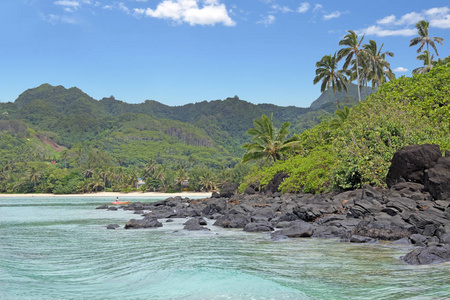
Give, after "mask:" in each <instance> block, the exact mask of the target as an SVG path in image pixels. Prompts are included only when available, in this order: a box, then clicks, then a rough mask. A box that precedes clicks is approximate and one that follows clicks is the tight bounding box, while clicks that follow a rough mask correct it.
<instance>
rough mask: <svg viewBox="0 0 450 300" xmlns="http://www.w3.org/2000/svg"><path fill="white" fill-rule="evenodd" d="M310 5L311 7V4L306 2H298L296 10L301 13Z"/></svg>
mask: <svg viewBox="0 0 450 300" xmlns="http://www.w3.org/2000/svg"><path fill="white" fill-rule="evenodd" d="M310 7H311V4H309V3H308V2H303V3H300V6H299V7H298V8H297V12H298V13H301V14H303V13H305V12H307V11H308V10H309V8H310Z"/></svg>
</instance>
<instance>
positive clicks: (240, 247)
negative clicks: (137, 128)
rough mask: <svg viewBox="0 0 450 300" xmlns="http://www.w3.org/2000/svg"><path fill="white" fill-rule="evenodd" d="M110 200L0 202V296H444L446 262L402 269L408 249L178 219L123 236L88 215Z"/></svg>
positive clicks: (107, 219)
mask: <svg viewBox="0 0 450 300" xmlns="http://www.w3.org/2000/svg"><path fill="white" fill-rule="evenodd" d="M122 198H123V197H122ZM127 200H131V201H148V202H150V201H155V200H156V199H150V198H149V199H143V198H139V199H133V198H127ZM109 201H111V199H106V198H104V199H102V198H97V197H95V198H94V197H93V198H78V199H77V198H63V197H61V198H36V197H35V198H1V199H0V299H195V300H201V299H450V264H441V265H433V266H408V265H405V264H404V263H402V262H401V261H399V260H398V258H399V257H400V256H402V255H404V254H405V253H407V252H408V251H409V250H410V249H409V248H407V247H400V246H394V245H391V244H378V245H358V244H349V243H340V242H339V241H337V240H321V239H291V240H285V241H280V242H272V241H270V240H269V238H268V235H267V234H259V233H255V234H254V233H245V232H243V231H241V230H230V229H223V228H218V227H214V226H212V222H211V223H209V224H208V227H209V228H210V229H211V232H185V231H183V230H182V228H183V225H182V223H183V222H184V221H185V220H181V219H178V220H176V221H175V222H173V223H165V222H164V221H165V220H162V222H163V225H164V227H162V228H158V229H145V230H124V229H123V225H124V224H125V223H126V221H128V220H129V219H132V218H141V217H140V216H136V215H134V214H132V212H126V211H122V210H119V211H105V210H95V207H97V206H99V205H101V204H105V203H109ZM111 223H117V224H119V225H121V228H119V229H116V230H107V229H106V226H107V225H108V224H111Z"/></svg>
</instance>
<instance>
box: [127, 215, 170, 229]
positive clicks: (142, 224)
mask: <svg viewBox="0 0 450 300" xmlns="http://www.w3.org/2000/svg"><path fill="white" fill-rule="evenodd" d="M162 226H163V225H162V223H161V222H159V221H158V219H156V218H152V217H145V218H144V219H142V220H136V219H131V220H130V221H128V222H127V224H125V229H138V228H156V227H162Z"/></svg>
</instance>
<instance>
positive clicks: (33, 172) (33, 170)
mask: <svg viewBox="0 0 450 300" xmlns="http://www.w3.org/2000/svg"><path fill="white" fill-rule="evenodd" d="M27 177H28V179H29V180H30V182H32V183H33V188H36V183H37V182H39V180H40V179H41V177H42V171H41V170H39V169H38V168H37V167H35V166H32V167H30V168H29V169H28V172H27Z"/></svg>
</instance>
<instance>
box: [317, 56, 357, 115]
mask: <svg viewBox="0 0 450 300" xmlns="http://www.w3.org/2000/svg"><path fill="white" fill-rule="evenodd" d="M337 65H338V59H337V58H336V53H334V55H333V56H331V55H325V56H324V57H322V59H321V60H320V61H318V62H317V63H316V68H317V69H316V77H314V81H313V83H314V84H316V83H318V82H319V81H321V80H322V85H321V86H320V91H321V92H322V93H323V92H324V91H325V90H327V89H329V88H330V87H331V89H332V90H333V94H334V98H335V99H336V104H337V107H338V108H340V106H339V101H338V99H337V96H336V90H337V91H339V92H340V91H341V90H342V89H344V91H346V92H348V90H347V77H346V76H348V75H349V72H350V71H349V70H337Z"/></svg>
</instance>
